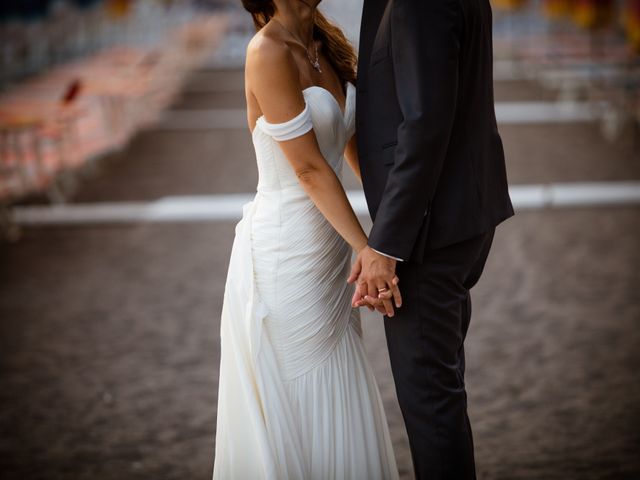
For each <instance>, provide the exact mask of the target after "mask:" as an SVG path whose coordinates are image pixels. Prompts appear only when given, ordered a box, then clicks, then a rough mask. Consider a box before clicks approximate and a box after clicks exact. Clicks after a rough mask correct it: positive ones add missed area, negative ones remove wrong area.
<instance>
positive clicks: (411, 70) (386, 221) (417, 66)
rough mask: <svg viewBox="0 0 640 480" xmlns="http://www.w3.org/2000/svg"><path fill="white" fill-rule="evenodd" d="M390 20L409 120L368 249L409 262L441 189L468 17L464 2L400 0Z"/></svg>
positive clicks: (399, 89)
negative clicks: (464, 16) (463, 26)
mask: <svg viewBox="0 0 640 480" xmlns="http://www.w3.org/2000/svg"><path fill="white" fill-rule="evenodd" d="M390 21H391V49H392V50H391V53H392V62H393V70H394V76H395V82H396V92H397V97H398V103H399V105H400V109H401V111H402V116H403V121H402V122H401V123H400V125H399V127H398V132H397V134H398V137H397V139H398V143H397V146H396V150H395V159H394V164H393V167H392V168H391V170H390V171H389V175H388V178H387V183H386V186H385V190H384V193H383V195H382V201H381V203H380V206H379V207H378V212H377V215H376V220H375V222H374V225H373V228H372V230H371V233H370V236H369V245H370V246H371V247H372V248H373V249H375V250H378V251H381V252H385V253H386V254H388V255H391V256H394V257H399V258H402V259H408V258H409V257H410V256H411V252H412V250H413V247H414V244H415V241H416V238H417V236H418V233H419V231H420V227H421V225H422V223H423V221H424V216H425V215H426V214H427V212H428V210H429V208H430V203H431V200H432V198H433V195H434V194H435V190H436V187H437V185H438V179H439V177H440V172H441V170H442V164H443V161H444V157H445V155H446V151H447V145H448V143H449V137H450V134H451V129H452V125H453V121H454V117H455V109H456V98H457V90H458V62H459V53H460V30H461V27H460V26H461V23H462V11H461V10H460V5H459V3H458V0H426V1H425V0H395V1H394V3H393V6H392V10H391V20H390Z"/></svg>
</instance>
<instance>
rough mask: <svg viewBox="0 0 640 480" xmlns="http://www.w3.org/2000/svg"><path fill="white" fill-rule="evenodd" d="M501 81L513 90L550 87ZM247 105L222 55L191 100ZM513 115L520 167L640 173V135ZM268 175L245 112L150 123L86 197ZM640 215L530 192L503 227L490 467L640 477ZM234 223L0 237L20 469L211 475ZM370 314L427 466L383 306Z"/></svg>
mask: <svg viewBox="0 0 640 480" xmlns="http://www.w3.org/2000/svg"><path fill="white" fill-rule="evenodd" d="M203 84H204V85H205V86H207V85H208V86H209V88H208V90H207V88H205V89H203V88H202V85H203ZM217 85H227V86H228V85H237V88H236V89H235V90H234V91H231V92H229V91H224V92H220V91H218V90H217V87H216V86H217ZM196 86H197V88H196ZM496 88H497V100H498V101H501V100H514V99H515V100H536V99H539V98H541V96H542V95H546V94H545V93H541V92H540V91H539V89H538V88H535V87H533V86H532V85H529V84H523V83H501V84H498V85H497V86H496ZM203 90H205V91H203ZM226 90H228V89H226ZM242 105H243V98H242V74H241V72H239V71H236V70H227V71H219V70H215V71H214V70H206V69H205V70H202V71H200V72H197V73H195V74H194V75H193V77H192V79H191V82H190V83H189V85H188V86H187V88H186V89H185V92H184V94H183V96H182V98H180V99H179V100H178V101H177V102H176V104H175V105H174V108H175V109H184V108H189V109H195V108H202V109H208V108H241V107H242ZM501 132H502V134H503V137H504V143H505V148H506V151H507V157H508V168H509V174H510V179H511V181H512V183H534V182H547V181H584V180H589V181H600V180H625V179H638V178H640V162H639V159H638V156H637V152H634V151H633V149H632V148H631V143H630V142H628V141H626V140H624V139H623V140H621V141H620V142H618V143H616V144H611V143H607V142H606V141H605V140H603V139H602V137H601V136H600V134H599V131H598V128H597V125H595V124H587V123H583V124H567V125H561V126H558V125H545V124H543V125H536V126H509V127H504V128H502V129H501ZM256 179H257V171H256V168H255V160H254V158H253V153H252V148H251V145H250V137H249V135H248V133H247V132H246V131H244V130H231V131H228V130H227V131H205V130H203V131H197V130H193V131H154V130H149V131H147V132H143V133H141V134H140V135H138V136H137V137H136V138H134V139H133V141H132V142H131V144H130V145H129V146H128V147H127V148H126V149H125V150H123V151H121V152H119V153H117V154H113V155H111V156H109V158H106V159H104V161H103V162H102V163H101V168H100V169H99V170H98V171H97V173H95V174H94V176H92V177H88V178H86V179H85V181H84V183H83V186H82V188H81V190H80V191H79V192H78V194H77V196H76V197H75V198H74V201H82V202H102V201H121V200H149V199H155V198H159V197H162V196H166V195H196V194H214V193H229V192H250V191H252V190H254V189H255V184H256ZM345 184H346V185H347V187H348V188H355V187H356V184H355V182H354V180H353V179H352V178H350V177H348V176H347V177H346V180H345ZM639 214H640V209H638V208H630V207H629V208H582V209H580V208H576V209H566V210H541V211H526V212H520V213H519V214H518V215H517V216H516V217H514V218H513V219H511V220H509V221H508V222H507V223H506V224H504V225H503V226H502V227H500V228H499V230H498V234H497V237H496V241H495V243H494V248H493V251H492V254H491V256H490V259H489V262H488V265H487V268H486V271H485V275H484V277H483V279H482V280H481V282H480V284H479V285H478V286H477V288H476V289H475V290H474V317H473V320H472V324H471V328H470V331H469V335H468V340H467V347H466V348H467V359H468V360H467V364H468V366H467V385H468V395H469V403H470V415H471V419H472V424H473V427H474V434H475V443H476V459H477V470H478V474H479V478H481V479H487V480H488V479H496V480H497V479H503V480H510V479H527V480H534V479H535V480H537V479H558V480H560V479H563V480H566V479H636V478H640V433H638V426H639V425H640V374H639V373H638V372H639V367H640V328H639V327H640V293H638V292H639V290H638V285H640V268H639V267H640V251H639V249H638V245H640V215H639ZM363 222H364V223H365V224H367V223H368V221H367V219H363ZM233 228H234V223H230V222H217V223H216V222H214V223H188V224H142V223H134V224H127V225H120V226H106V225H105V226H78V227H40V228H30V229H27V230H25V231H24V235H23V238H22V240H21V241H20V242H18V243H15V244H3V245H0V375H1V378H2V388H1V389H0V477H1V478H2V479H12V480H13V479H15V480H30V479H47V480H49V479H51V480H57V479H65V480H66V479H70V480H71V479H73V480H84V479H87V480H88V479H92V480H96V479H100V480H102V479H105V480H106V479H114V480H115V479H119V480H120V479H149V478H154V479H162V480H186V479H189V480H191V479H193V480H204V479H207V478H210V475H211V471H212V465H213V448H214V434H215V431H214V430H215V416H216V393H217V370H218V361H219V313H220V309H221V301H222V293H223V286H224V280H225V275H226V268H227V264H228V255H229V253H230V248H231V242H232V240H233ZM364 328H365V342H366V346H367V349H368V352H369V354H370V358H371V362H372V364H373V367H374V369H375V373H376V376H377V378H378V382H379V385H380V388H381V390H382V393H383V397H384V402H385V407H386V409H387V413H388V420H389V424H390V426H391V431H392V436H393V441H394V447H395V450H396V454H397V458H398V464H399V467H400V469H401V473H402V478H403V479H410V478H412V474H411V462H410V456H409V452H408V448H407V441H406V436H405V432H404V427H403V423H402V418H401V415H400V413H399V410H398V407H397V403H396V400H395V392H394V389H393V381H392V378H391V373H390V370H389V364H388V358H387V354H386V346H385V341H384V333H383V330H382V324H381V319H380V318H379V317H377V316H375V315H369V314H368V315H367V316H366V318H365V322H364Z"/></svg>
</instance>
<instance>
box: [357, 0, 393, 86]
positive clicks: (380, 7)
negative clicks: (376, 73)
mask: <svg viewBox="0 0 640 480" xmlns="http://www.w3.org/2000/svg"><path fill="white" fill-rule="evenodd" d="M388 2H389V0H364V7H363V9H362V21H361V24H360V47H359V49H358V84H359V85H363V84H366V82H367V76H368V73H369V71H368V70H369V68H368V67H369V59H370V58H371V49H372V47H373V42H374V40H375V38H376V33H377V32H378V27H379V26H380V21H381V19H382V16H383V14H384V11H385V8H386V6H387V3H388Z"/></svg>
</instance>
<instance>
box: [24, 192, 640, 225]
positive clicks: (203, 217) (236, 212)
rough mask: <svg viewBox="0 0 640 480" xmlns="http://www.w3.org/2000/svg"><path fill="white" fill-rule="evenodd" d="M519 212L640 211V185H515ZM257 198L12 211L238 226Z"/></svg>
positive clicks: (87, 219)
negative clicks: (638, 207) (623, 208)
mask: <svg viewBox="0 0 640 480" xmlns="http://www.w3.org/2000/svg"><path fill="white" fill-rule="evenodd" d="M510 193H511V199H512V201H513V204H514V207H515V208H516V210H535V209H544V208H571V207H595V206H615V205H618V206H623V205H640V182H610V183H561V184H549V185H515V186H512V187H511V188H510ZM347 194H348V196H349V201H350V202H351V204H352V205H353V207H354V210H355V212H356V213H357V214H358V215H361V216H366V215H368V211H367V203H366V201H365V198H364V194H363V193H362V192H361V191H349V192H348V193H347ZM254 195H255V194H254V193H243V194H233V195H206V196H179V197H178V196H177V197H164V198H161V199H160V200H156V201H152V202H114V203H97V204H69V205H52V206H18V207H14V208H13V209H12V211H13V215H14V219H15V221H16V222H17V223H18V224H21V225H67V224H76V225H77V224H89V225H90V224H104V223H132V222H133V223H135V222H206V221H235V220H238V219H239V218H240V216H241V214H242V206H243V205H244V204H245V203H247V202H249V201H251V200H252V199H253V197H254Z"/></svg>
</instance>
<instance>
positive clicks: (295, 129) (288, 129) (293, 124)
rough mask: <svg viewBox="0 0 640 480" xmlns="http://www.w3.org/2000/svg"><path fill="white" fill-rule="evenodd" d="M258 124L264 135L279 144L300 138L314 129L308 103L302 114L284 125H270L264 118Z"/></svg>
mask: <svg viewBox="0 0 640 480" xmlns="http://www.w3.org/2000/svg"><path fill="white" fill-rule="evenodd" d="M258 123H259V124H260V125H259V127H260V128H261V129H262V131H263V132H264V133H266V134H267V135H269V136H271V137H273V138H274V139H275V140H278V141H279V142H282V141H284V140H291V139H293V138H296V137H300V136H302V135H304V134H305V133H307V132H308V131H309V130H311V129H312V128H313V123H312V121H311V111H310V110H309V105H307V104H306V103H305V106H304V110H302V112H300V113H299V114H298V115H297V116H295V117H294V118H292V119H291V120H287V121H286V122H284V123H269V122H267V121H266V120H265V119H264V117H260V118H259V119H258Z"/></svg>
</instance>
